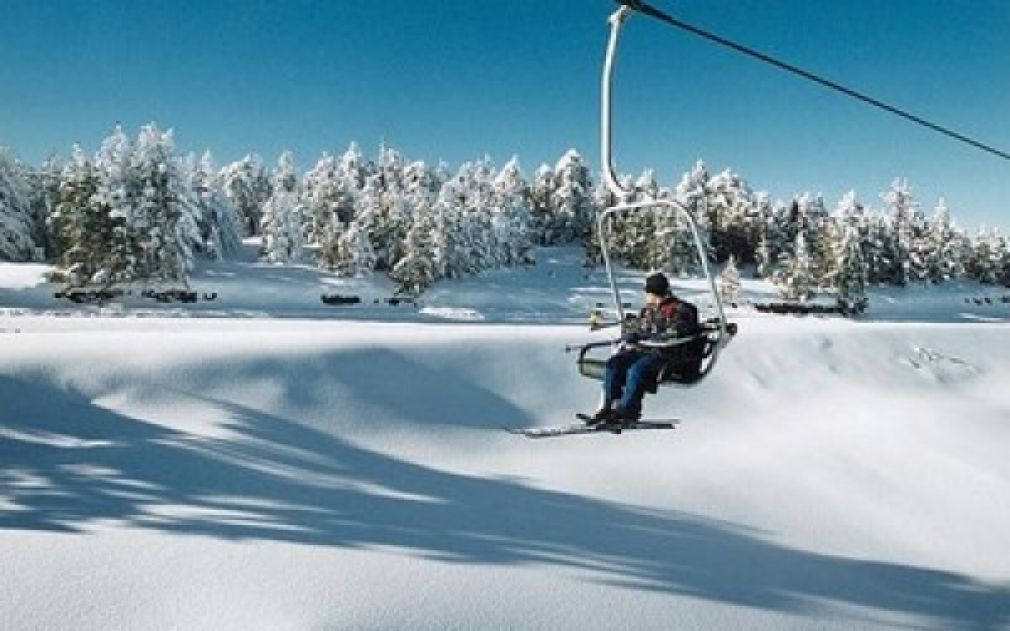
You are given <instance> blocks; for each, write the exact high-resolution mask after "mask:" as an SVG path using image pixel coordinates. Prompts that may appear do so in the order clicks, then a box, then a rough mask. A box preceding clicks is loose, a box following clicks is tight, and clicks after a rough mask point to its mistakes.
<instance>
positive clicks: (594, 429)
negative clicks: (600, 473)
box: [508, 413, 680, 438]
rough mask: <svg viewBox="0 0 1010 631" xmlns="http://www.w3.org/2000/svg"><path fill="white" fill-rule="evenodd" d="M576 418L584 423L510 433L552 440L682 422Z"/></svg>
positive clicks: (674, 424) (659, 426)
mask: <svg viewBox="0 0 1010 631" xmlns="http://www.w3.org/2000/svg"><path fill="white" fill-rule="evenodd" d="M575 418H577V419H579V420H580V421H582V422H581V423H574V424H572V425H560V426H557V427H535V428H532V429H509V430H508V431H509V432H510V433H512V434H518V435H521V436H525V437H527V438H552V437H555V436H573V435H577V434H597V433H600V432H609V433H611V434H620V433H622V432H627V431H636V430H642V429H673V428H675V427H676V426H677V423H679V422H680V419H675V418H673V419H656V420H638V421H631V422H627V423H614V422H606V423H597V424H593V425H589V424H588V423H590V422H595V421H594V419H593V417H592V415H589V414H582V413H578V414H576V415H575Z"/></svg>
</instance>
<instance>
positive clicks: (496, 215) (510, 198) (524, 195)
mask: <svg viewBox="0 0 1010 631" xmlns="http://www.w3.org/2000/svg"><path fill="white" fill-rule="evenodd" d="M492 194H493V200H492V204H493V216H492V224H493V229H494V231H495V241H496V243H498V244H500V245H499V247H500V248H501V252H500V254H499V258H500V261H501V263H502V264H503V265H530V264H532V263H533V262H534V253H533V227H532V224H533V213H532V206H531V201H530V188H529V184H527V182H526V179H525V178H524V177H523V174H522V169H521V168H520V166H519V158H518V157H517V156H513V157H512V159H511V160H509V161H508V162H507V163H505V166H504V167H502V169H501V171H499V172H498V175H497V176H496V177H495V179H494V182H493V193H492Z"/></svg>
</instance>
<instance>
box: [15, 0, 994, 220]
mask: <svg viewBox="0 0 1010 631" xmlns="http://www.w3.org/2000/svg"><path fill="white" fill-rule="evenodd" d="M655 3H656V4H657V6H660V7H661V8H664V9H667V10H669V11H671V12H673V13H675V14H676V15H678V16H680V17H682V18H683V19H686V20H688V21H692V22H694V23H696V24H698V25H699V26H702V27H704V28H708V29H710V30H714V31H716V32H719V33H721V34H724V35H726V36H728V37H731V38H735V39H738V40H740V41H741V42H743V43H746V44H748V45H751V46H753V47H756V48H758V49H761V50H764V51H766V52H768V53H771V54H774V55H777V56H780V57H782V58H784V59H786V60H789V61H792V62H794V63H796V64H798V65H801V66H804V67H807V68H809V69H811V70H813V71H816V72H819V73H822V74H824V75H826V76H828V77H831V78H834V79H837V80H839V81H841V82H844V83H847V84H850V85H851V86H853V87H855V88H857V89H860V90H863V91H866V92H869V93H870V94H873V95H875V96H878V97H879V98H881V99H884V100H886V101H890V102H893V103H894V104H897V105H899V106H902V107H906V108H908V109H910V110H912V111H913V112H915V113H918V114H920V115H922V116H925V117H928V118H933V119H936V120H937V121H938V122H940V123H942V124H945V125H948V126H951V127H953V128H955V129H958V130H961V131H963V132H964V133H967V134H968V135H973V136H977V137H979V138H981V139H983V140H985V141H987V142H990V143H992V144H994V145H996V146H998V147H1000V148H1002V149H1008V148H1010V1H1008V0H887V1H881V0H837V1H833V2H827V1H824V2H821V1H817V2H815V1H811V0H720V1H716V0H704V1H702V0H691V1H688V0H676V1H671V0H655ZM613 6H614V5H613V3H612V2H610V1H609V0H538V1H532V0H509V1H502V2H490V1H484V0H472V1H470V2H453V1H451V0H445V1H426V0H412V1H407V0H389V1H386V2H379V1H373V0H360V1H356V2H351V1H346V0H329V1H310V0H300V1H290V2H281V1H276V2H265V1H217V0H202V1H200V2H197V1H195V0H175V1H171V0H165V1H155V0H135V1H132V2H131V1H125V0H123V1H118V2H111V1H108V0H89V1H87V2H81V1H80V0H74V1H69V0H46V1H44V2H42V1H37V0H3V1H2V3H0V16H2V19H0V144H4V145H8V146H10V147H12V148H13V149H14V150H15V152H16V153H17V154H18V155H20V156H21V157H22V158H24V159H25V160H27V161H29V162H32V163H37V162H38V161H39V160H40V159H42V158H43V157H44V156H45V155H46V154H47V153H49V152H50V151H52V150H56V151H58V152H60V153H61V154H64V155H66V154H67V153H68V151H69V147H70V145H71V143H73V142H74V141H79V142H81V143H83V144H84V145H85V146H86V147H87V148H89V149H95V148H96V147H97V146H98V144H99V142H100V141H101V139H102V138H103V137H104V136H105V135H106V134H107V133H108V131H109V130H110V129H111V127H112V126H113V125H114V124H115V123H116V122H117V121H122V123H123V124H124V125H125V126H126V127H127V128H128V129H129V130H130V131H131V132H133V131H135V130H136V128H137V127H138V126H139V125H140V124H142V123H144V122H147V121H152V120H153V121H157V122H158V123H159V124H161V125H162V126H165V127H172V128H174V129H175V130H176V137H177V142H178V145H179V147H180V149H182V150H202V149H203V148H205V147H210V148H211V149H212V150H213V151H214V153H215V156H216V157H217V158H218V161H219V162H223V161H226V160H232V159H235V158H238V157H241V155H243V154H244V153H246V152H248V151H256V152H259V153H260V154H261V155H263V156H264V157H266V158H267V159H269V160H270V161H273V160H274V159H275V158H276V155H277V154H278V153H279V152H280V151H281V150H282V149H285V148H289V149H291V150H293V151H294V152H295V153H296V157H297V160H298V164H299V167H300V168H305V167H306V166H308V165H310V164H311V163H313V162H314V161H315V159H316V158H317V157H318V155H319V153H320V152H321V151H323V150H324V149H328V150H341V149H343V148H344V147H345V146H346V145H347V143H348V142H349V141H350V140H357V141H359V142H360V143H361V144H362V146H363V147H364V148H365V149H366V150H368V151H369V152H372V151H374V148H375V147H377V146H378V144H379V142H380V140H381V139H383V138H384V139H386V141H387V142H388V143H389V144H391V145H392V146H394V147H397V148H399V149H400V150H401V151H403V152H404V153H406V154H407V156H408V157H411V158H415V159H424V160H427V161H435V160H438V159H439V158H441V159H445V160H446V161H448V162H449V163H450V164H452V165H457V164H458V163H459V162H461V161H463V160H466V159H471V158H475V157H479V156H481V155H483V154H485V153H488V154H490V155H491V156H492V157H493V158H494V159H495V160H496V161H498V163H499V164H501V163H502V162H504V161H505V160H506V159H507V158H508V157H509V156H510V155H511V154H512V153H518V154H519V155H520V158H521V159H522V162H523V166H524V168H525V170H526V171H527V174H530V173H531V172H532V171H533V170H534V169H535V167H536V166H537V164H538V163H539V162H540V161H544V160H546V161H549V162H553V161H554V160H556V159H557V157H558V156H560V154H561V153H562V152H563V151H564V150H565V149H566V148H568V147H571V146H574V147H576V148H578V149H579V150H580V151H582V152H583V153H584V154H585V155H586V156H587V158H588V159H589V161H590V163H591V164H592V165H593V168H594V170H596V169H598V162H599V158H598V155H597V154H598V139H597V137H598V131H597V125H598V123H597V120H598V108H599V105H598V84H599V70H600V62H601V60H602V54H603V48H604V43H605V36H606V22H605V19H606V17H607V15H608V14H609V12H610V11H611V10H612V8H613ZM618 91H619V97H618V102H617V108H618V109H617V121H618V125H617V129H616V132H617V137H616V144H617V152H618V164H619V166H620V168H621V169H622V170H625V171H638V170H640V169H641V168H642V167H644V166H653V167H655V168H656V170H657V173H658V176H659V178H660V180H661V182H662V183H664V184H674V183H676V180H677V178H678V177H679V175H680V173H682V172H683V171H684V170H686V169H688V168H689V167H690V166H691V164H693V162H694V161H695V160H696V159H697V158H703V159H704V160H705V161H706V162H707V163H708V165H709V167H710V169H711V170H713V171H715V170H719V169H722V168H725V167H732V168H734V169H735V170H737V171H738V172H740V173H742V174H743V175H744V176H745V177H746V178H747V179H748V180H749V181H750V183H751V184H752V185H753V186H754V187H755V188H761V189H767V190H770V191H771V192H772V194H773V195H774V196H776V197H783V198H788V197H790V196H791V195H792V194H794V193H796V192H799V191H804V190H809V191H813V192H822V193H824V195H825V196H826V198H827V200H828V203H829V204H830V205H832V206H833V205H834V202H835V201H836V200H837V198H838V197H839V196H840V194H841V193H842V192H844V191H845V190H847V189H849V188H855V189H856V191H857V192H858V193H859V194H860V196H861V198H862V199H864V200H865V201H869V202H871V203H877V202H878V197H877V194H878V192H879V191H880V190H882V189H883V188H884V187H886V185H887V184H888V183H889V182H890V180H891V179H892V178H893V177H895V176H897V175H904V176H907V177H908V178H909V179H910V180H911V183H912V185H913V186H914V187H915V190H916V191H917V192H918V193H919V196H920V198H921V199H922V202H923V205H924V206H925V209H926V210H927V212H932V208H933V205H934V203H935V200H936V197H937V196H938V195H940V194H944V195H946V196H947V198H948V201H949V203H950V205H951V207H952V209H953V212H954V215H955V217H956V218H958V219H960V220H961V223H962V224H965V225H966V226H967V227H969V228H971V229H974V228H975V227H976V226H977V225H978V224H980V223H983V222H984V223H988V224H991V225H1000V226H1002V227H1004V228H1010V163H1008V162H1006V161H1000V160H998V159H996V158H993V157H990V156H987V155H984V154H981V153H978V152H976V151H974V150H972V149H969V148H966V147H963V146H961V145H959V144H957V143H955V142H953V141H951V140H948V139H945V138H943V137H940V136H935V135H933V134H932V133H929V132H926V131H924V130H921V129H919V128H917V127H915V126H912V125H911V124H909V123H906V122H903V121H901V120H900V119H896V118H893V117H891V116H890V115H887V114H884V113H882V112H878V111H876V110H872V109H869V108H867V107H866V106H863V105H860V104H858V103H854V102H850V101H849V100H846V99H844V98H842V97H840V96H838V95H835V94H833V93H829V92H826V91H824V90H822V89H819V88H817V87H815V86H812V85H808V84H807V83H805V82H802V81H801V80H799V79H796V78H793V77H791V76H788V75H785V74H783V73H781V72H779V71H776V70H774V69H771V68H767V67H765V66H763V65H760V64H758V63H756V62H754V61H751V60H749V59H746V58H743V57H740V56H738V55H736V54H733V53H730V52H727V51H724V50H722V49H719V48H716V47H714V46H713V45H711V44H709V43H707V42H704V41H702V40H699V39H696V38H694V37H693V36H691V35H688V34H685V33H681V32H678V31H672V30H668V29H666V28H664V27H662V26H660V25H658V24H656V23H653V22H651V21H649V20H647V19H645V18H642V17H638V18H636V19H633V20H632V21H631V22H630V23H629V25H628V28H627V29H626V36H625V39H624V44H623V49H622V55H621V58H620V65H619V69H618Z"/></svg>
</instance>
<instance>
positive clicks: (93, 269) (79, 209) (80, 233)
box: [52, 145, 107, 287]
mask: <svg viewBox="0 0 1010 631" xmlns="http://www.w3.org/2000/svg"><path fill="white" fill-rule="evenodd" d="M99 184H100V178H99V174H98V171H97V170H96V169H95V165H94V164H93V163H92V162H91V160H89V159H88V157H87V155H85V153H84V150H83V149H82V148H81V147H80V146H77V145H75V146H74V148H73V151H72V153H71V157H70V160H69V162H67V164H66V165H65V166H64V167H63V172H62V173H61V174H60V188H59V197H58V199H57V202H56V208H55V211H54V214H53V217H52V225H53V231H54V234H55V237H56V240H57V243H58V250H59V251H60V253H61V255H60V260H59V263H60V267H62V268H63V269H64V270H65V271H66V285H67V286H68V287H85V286H87V285H88V284H90V283H91V282H92V279H93V278H94V277H95V275H96V274H98V272H99V271H100V270H101V269H102V267H103V263H104V258H105V256H106V252H105V251H104V250H103V249H102V248H103V246H104V244H103V243H101V242H100V239H101V238H102V234H103V233H102V229H103V227H104V225H105V224H106V222H107V217H106V216H105V215H106V214H107V209H106V208H105V207H103V206H102V205H100V204H98V203H97V202H96V197H97V193H98V187H99ZM96 241H98V242H97V243H96Z"/></svg>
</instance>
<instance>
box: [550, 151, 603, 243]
mask: <svg viewBox="0 0 1010 631" xmlns="http://www.w3.org/2000/svg"><path fill="white" fill-rule="evenodd" d="M554 182H555V183H556V185H557V186H556V188H555V189H554V192H553V194H552V196H551V205H552V207H553V211H554V222H553V233H554V234H555V235H556V239H557V242H559V243H569V242H571V241H574V240H575V239H583V238H585V237H587V236H588V235H589V233H590V226H591V222H592V218H593V214H594V213H593V205H592V190H593V183H592V180H591V179H590V175H589V168H588V167H587V166H586V164H585V160H583V159H582V156H581V155H579V152H577V151H575V150H574V149H569V150H568V151H566V152H565V154H564V155H563V156H561V159H560V160H558V163H557V165H555V167H554Z"/></svg>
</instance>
